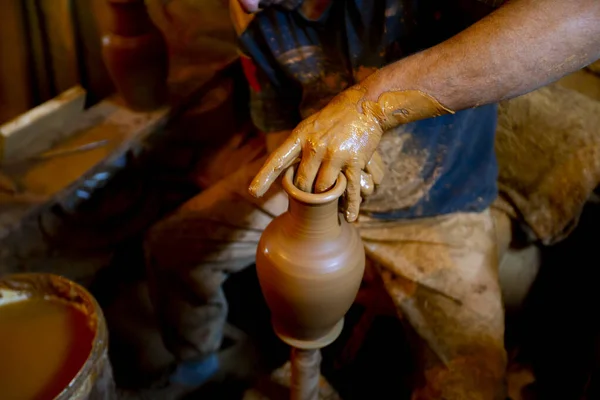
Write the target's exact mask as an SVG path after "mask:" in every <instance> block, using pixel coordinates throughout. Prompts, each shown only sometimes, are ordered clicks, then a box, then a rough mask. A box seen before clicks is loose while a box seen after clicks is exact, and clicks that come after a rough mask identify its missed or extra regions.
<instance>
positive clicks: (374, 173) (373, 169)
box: [365, 151, 385, 185]
mask: <svg viewBox="0 0 600 400" xmlns="http://www.w3.org/2000/svg"><path fill="white" fill-rule="evenodd" d="M365 170H366V171H367V172H368V173H369V174H370V175H371V177H372V178H373V183H375V184H376V185H379V184H380V183H381V181H382V180H383V175H384V174H385V164H384V163H383V160H382V159H381V156H380V155H379V153H378V152H377V151H375V153H373V156H371V160H369V163H368V164H367V167H366V168H365Z"/></svg>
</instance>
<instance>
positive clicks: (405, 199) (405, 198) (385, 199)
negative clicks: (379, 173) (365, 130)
mask: <svg viewBox="0 0 600 400" xmlns="http://www.w3.org/2000/svg"><path fill="white" fill-rule="evenodd" d="M410 138H411V134H410V133H408V132H404V131H402V128H397V129H395V130H393V131H390V132H387V133H386V134H384V135H383V137H382V139H381V142H380V144H379V148H378V151H379V153H380V154H381V158H382V159H383V162H384V163H385V166H386V170H385V175H384V177H383V180H382V182H381V184H380V185H379V186H378V187H377V189H376V190H375V193H373V195H371V196H370V197H368V198H367V199H366V201H365V202H364V203H363V205H362V206H361V210H362V211H366V212H387V211H392V210H400V209H404V208H408V207H412V206H414V205H415V204H417V203H418V202H419V201H420V200H421V199H422V198H423V197H425V196H426V195H427V193H429V190H430V189H431V187H432V186H433V184H434V183H435V181H436V180H437V177H438V175H439V174H437V173H434V174H433V175H432V176H431V177H430V178H429V179H427V180H425V179H424V178H423V173H422V172H423V168H424V166H425V163H426V162H427V159H428V157H429V151H428V150H427V149H421V150H417V149H414V150H413V149H411V151H407V150H406V149H405V147H406V143H407V141H408V140H410Z"/></svg>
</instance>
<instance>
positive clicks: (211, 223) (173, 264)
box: [145, 159, 287, 360]
mask: <svg viewBox="0 0 600 400" xmlns="http://www.w3.org/2000/svg"><path fill="white" fill-rule="evenodd" d="M263 161H264V160H262V159H259V160H256V161H255V162H253V163H250V164H247V165H245V166H244V167H242V168H240V169H239V170H238V171H237V172H235V173H233V174H231V175H230V176H228V177H226V178H224V179H222V180H221V181H219V182H218V183H216V184H215V185H213V186H212V187H210V188H209V189H207V190H206V191H204V192H202V193H201V194H199V195H198V196H196V197H195V198H193V199H191V200H190V201H188V202H187V203H186V204H184V205H183V206H181V207H180V208H179V209H178V210H177V211H176V212H175V213H173V214H172V215H171V216H169V217H167V218H165V219H164V220H163V221H161V222H159V223H158V224H156V225H155V226H154V227H153V228H152V229H151V230H150V232H149V233H148V236H147V239H146V243H145V248H146V262H147V266H148V275H149V281H150V289H151V298H152V301H153V304H154V306H155V309H156V313H157V316H158V320H159V323H160V326H161V329H162V332H163V339H164V341H165V344H166V346H167V348H168V349H169V350H170V351H171V352H172V353H173V354H174V355H175V356H176V358H177V359H179V360H194V359H202V358H203V357H206V356H207V355H209V354H211V353H213V352H215V351H216V350H217V349H218V348H219V346H220V344H221V341H222V337H223V326H224V323H225V320H226V317H227V302H226V299H225V296H224V293H223V289H222V285H223V283H224V281H225V280H226V278H227V276H228V275H229V274H231V273H234V272H237V271H239V270H241V269H243V268H245V267H246V266H248V265H250V264H252V263H253V262H254V259H255V254H256V246H257V244H258V240H259V238H260V235H261V233H262V230H263V229H264V228H265V227H266V226H267V225H268V223H269V222H270V221H271V220H272V219H273V218H274V217H275V216H277V215H279V214H280V213H282V212H283V211H285V209H286V208H287V197H286V196H285V194H283V193H282V192H281V191H280V190H279V189H278V187H274V188H273V189H272V190H271V191H270V192H269V193H268V194H267V195H266V196H265V197H263V198H262V199H259V200H257V199H253V198H251V197H250V196H249V195H248V194H247V193H246V191H247V189H246V188H247V187H248V186H249V184H250V180H251V179H252V177H253V176H254V175H255V174H256V172H257V171H258V168H259V167H260V166H261V165H262V163H263Z"/></svg>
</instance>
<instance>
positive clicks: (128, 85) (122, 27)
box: [102, 0, 168, 111]
mask: <svg viewBox="0 0 600 400" xmlns="http://www.w3.org/2000/svg"><path fill="white" fill-rule="evenodd" d="M107 3H108V6H109V19H108V24H107V25H108V30H109V32H108V33H106V34H105V35H104V36H103V37H102V55H103V58H104V62H105V64H106V68H107V69H108V72H109V74H110V76H111V78H112V80H113V82H114V84H115V86H116V88H117V91H118V92H119V94H120V95H121V97H122V98H123V100H124V101H125V103H126V104H127V106H129V107H130V108H132V109H134V110H139V111H150V110H153V109H156V108H158V107H160V106H161V105H162V104H164V103H165V101H166V96H167V84H166V82H167V74H168V53H167V47H166V44H165V41H164V39H163V37H162V35H161V33H160V32H159V31H158V29H157V28H156V27H155V26H154V25H153V24H152V21H151V20H150V17H149V16H148V12H147V11H146V6H145V4H144V1H143V0H107Z"/></svg>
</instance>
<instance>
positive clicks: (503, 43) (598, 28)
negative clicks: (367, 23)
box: [363, 0, 600, 111]
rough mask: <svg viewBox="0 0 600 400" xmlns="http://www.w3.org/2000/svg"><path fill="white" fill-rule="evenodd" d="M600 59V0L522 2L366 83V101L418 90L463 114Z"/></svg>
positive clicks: (527, 90) (541, 84) (523, 91)
mask: <svg viewBox="0 0 600 400" xmlns="http://www.w3.org/2000/svg"><path fill="white" fill-rule="evenodd" d="M598 57H600V1H598V0H515V1H513V2H510V3H509V4H507V5H505V6H503V7H501V8H500V9H498V10H497V11H496V12H494V13H492V14H491V15H489V16H488V17H486V18H484V19H483V20H481V21H479V22H478V23H476V24H474V25H473V26H471V27H470V28H468V29H466V30H465V31H463V32H461V33H460V34H458V35H456V36H455V37H453V38H451V39H449V40H447V41H445V42H443V43H441V44H439V45H437V46H435V47H432V48H430V49H428V50H425V51H423V52H421V53H418V54H415V55H413V56H410V57H407V58H405V59H403V60H401V61H398V62H396V63H393V64H390V65H388V66H387V67H385V68H382V69H381V70H380V71H379V72H378V73H377V74H376V75H374V76H372V77H371V78H369V79H367V80H366V81H365V82H364V84H363V85H364V88H365V89H366V93H365V98H366V99H367V100H371V101H377V99H379V98H380V96H381V95H382V94H384V93H386V92H390V91H394V90H419V91H421V92H423V93H426V94H428V95H429V96H432V97H433V98H435V99H436V100H437V101H439V102H440V103H441V104H442V105H443V106H445V107H447V108H449V109H451V110H455V111H457V110H461V109H464V108H469V107H474V106H478V105H483V104H488V103H493V102H497V101H500V100H504V99H508V98H512V97H515V96H519V95H521V94H524V93H527V92H529V91H531V90H534V89H536V88H538V87H540V86H543V85H545V84H548V83H550V82H553V81H555V80H557V79H559V78H561V77H562V76H564V75H566V74H568V73H570V72H572V71H575V70H577V69H579V68H582V67H583V66H585V65H587V64H589V63H590V62H592V61H594V60H595V59H597V58H598Z"/></svg>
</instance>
